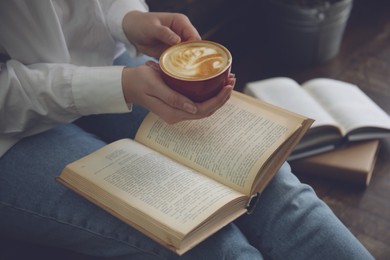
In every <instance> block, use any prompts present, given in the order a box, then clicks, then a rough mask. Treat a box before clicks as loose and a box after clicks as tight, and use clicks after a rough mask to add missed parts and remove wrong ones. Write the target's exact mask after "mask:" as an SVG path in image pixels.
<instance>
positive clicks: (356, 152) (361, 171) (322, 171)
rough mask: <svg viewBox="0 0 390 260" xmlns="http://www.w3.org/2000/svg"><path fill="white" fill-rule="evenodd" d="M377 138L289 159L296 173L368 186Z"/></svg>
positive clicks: (377, 144) (373, 163)
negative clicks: (296, 158) (305, 156)
mask: <svg viewBox="0 0 390 260" xmlns="http://www.w3.org/2000/svg"><path fill="white" fill-rule="evenodd" d="M379 144H380V143H379V140H371V141H361V142H356V143H349V144H348V145H346V146H344V147H342V148H339V149H336V150H333V151H330V152H325V153H322V154H318V155H315V156H311V157H307V158H303V159H299V160H294V161H291V162H290V164H291V167H292V169H293V171H294V172H295V173H297V174H309V175H317V176H323V177H326V178H332V179H336V180H340V181H347V182H351V183H354V184H359V185H364V186H368V185H369V183H370V180H371V176H372V173H373V170H374V166H375V161H376V158H377V154H378V150H379Z"/></svg>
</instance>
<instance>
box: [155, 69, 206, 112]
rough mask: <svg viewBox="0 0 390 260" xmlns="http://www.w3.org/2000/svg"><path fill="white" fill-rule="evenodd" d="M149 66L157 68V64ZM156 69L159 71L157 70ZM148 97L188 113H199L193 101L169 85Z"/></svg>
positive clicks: (162, 86) (163, 86) (161, 87)
mask: <svg viewBox="0 0 390 260" xmlns="http://www.w3.org/2000/svg"><path fill="white" fill-rule="evenodd" d="M149 65H151V66H154V67H155V66H156V65H155V64H149ZM155 69H156V70H157V68H155ZM158 71H160V68H158ZM148 95H149V96H151V97H154V98H157V99H159V100H161V101H162V102H164V103H165V104H167V105H168V106H170V107H173V108H176V109H180V110H183V111H185V112H187V113H190V114H196V113H197V112H198V108H197V106H196V105H195V103H194V102H193V101H191V100H190V99H189V98H187V97H185V96H183V95H181V94H180V93H178V92H176V91H174V90H173V89H171V88H170V87H169V86H167V85H161V86H160V87H159V88H158V91H156V92H151V93H148Z"/></svg>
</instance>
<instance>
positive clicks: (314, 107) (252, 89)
mask: <svg viewBox="0 0 390 260" xmlns="http://www.w3.org/2000/svg"><path fill="white" fill-rule="evenodd" d="M244 92H245V93H246V94H248V95H250V96H253V97H256V98H258V99H260V100H263V101H265V102H268V103H270V104H273V105H276V106H280V107H282V108H284V109H287V110H290V111H293V112H295V113H298V114H301V115H305V116H307V117H309V118H313V119H315V121H314V123H313V125H312V128H314V127H318V126H325V125H337V123H336V121H335V120H334V119H333V118H332V117H331V116H330V115H329V114H328V112H327V111H326V110H324V109H323V107H322V106H321V105H319V104H318V103H317V101H316V100H315V99H314V98H313V97H311V96H310V94H308V93H306V91H305V90H304V89H302V87H301V86H300V85H299V84H298V83H297V82H296V81H294V80H293V79H290V78H285V77H278V78H271V79H265V80H260V81H255V82H250V83H248V84H247V85H246V87H245V91H244Z"/></svg>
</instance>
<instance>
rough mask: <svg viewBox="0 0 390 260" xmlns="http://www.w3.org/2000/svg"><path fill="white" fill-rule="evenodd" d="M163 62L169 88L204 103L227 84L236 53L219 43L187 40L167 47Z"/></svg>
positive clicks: (164, 75)
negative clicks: (233, 56)
mask: <svg viewBox="0 0 390 260" xmlns="http://www.w3.org/2000/svg"><path fill="white" fill-rule="evenodd" d="M159 62H160V67H161V71H162V77H163V79H164V81H165V83H166V84H167V85H168V86H169V87H171V88H172V89H173V90H175V91H177V92H179V93H181V94H183V95H185V96H187V97H188V98H190V99H191V100H193V101H195V102H203V101H205V100H207V99H209V98H211V97H213V96H216V95H217V94H218V93H219V92H220V91H221V89H222V88H223V87H224V86H226V85H227V82H228V77H229V74H230V70H231V65H232V55H231V54H230V52H229V50H228V49H227V48H225V47H224V46H222V45H220V44H218V43H215V42H211V41H205V40H200V41H187V42H182V43H179V44H176V45H173V46H171V47H170V48H168V49H167V50H165V51H164V52H163V54H162V55H161V57H160V61H159Z"/></svg>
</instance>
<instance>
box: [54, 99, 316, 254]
mask: <svg viewBox="0 0 390 260" xmlns="http://www.w3.org/2000/svg"><path fill="white" fill-rule="evenodd" d="M312 122H313V120H312V119H308V118H306V117H304V116H302V115H299V114H296V113H293V112H290V111H287V110H284V109H282V108H279V107H276V106H273V105H270V104H268V103H265V102H262V101H260V100H257V99H254V98H252V97H249V96H247V95H244V94H241V93H238V92H234V93H233V95H232V97H231V98H230V100H229V101H228V102H227V103H226V104H225V105H224V106H223V107H222V108H220V109H219V110H218V111H216V113H214V114H213V115H212V116H210V117H208V118H204V119H201V120H190V121H184V122H180V123H177V124H174V125H169V124H166V123H165V122H163V121H162V120H161V119H159V118H158V117H157V116H156V115H154V114H153V113H150V114H149V115H148V116H147V117H146V118H145V120H144V121H143V122H142V124H141V126H140V128H139V130H138V132H137V135H136V137H135V140H130V139H122V140H119V141H116V142H114V143H111V144H108V145H107V146H105V147H103V148H101V149H100V150H98V151H96V152H94V153H92V154H90V155H88V156H86V157H84V158H81V159H80V160H78V161H76V162H74V163H71V164H69V165H68V166H66V167H65V169H64V170H63V172H62V173H61V175H60V176H59V177H58V178H57V180H58V181H60V182H61V183H63V184H64V185H65V186H67V187H69V188H70V189H72V190H74V191H75V192H77V193H79V194H80V195H82V196H84V197H85V198H87V199H88V200H90V201H91V202H93V203H95V204H97V205H98V206H100V207H102V208H103V209H105V210H107V211H108V212H110V213H111V214H113V215H114V216H116V217H118V218H119V219H121V220H123V221H124V222H126V223H128V224H129V225H131V226H132V227H134V228H136V229H138V230H139V231H141V232H143V233H144V234H145V235H147V236H149V237H151V238H152V239H154V240H155V241H157V242H159V243H161V244H162V245H164V246H166V247H167V248H169V249H171V250H173V251H175V252H176V253H178V254H183V253H184V252H186V251H187V250H189V249H191V248H192V247H194V246H195V245H197V244H198V243H200V242H201V241H203V240H204V239H206V238H207V237H208V236H210V235H211V234H213V233H214V232H216V231H218V230H219V229H220V228H222V227H223V226H225V225H226V224H228V223H230V222H231V221H233V220H234V219H236V218H237V217H239V216H240V215H242V214H245V213H246V212H248V210H250V209H249V208H248V205H250V204H251V202H253V198H254V197H256V195H257V194H258V193H261V192H262V191H263V189H264V188H265V187H266V185H267V184H268V183H269V181H270V180H271V178H272V177H273V176H274V175H275V173H276V172H277V171H278V170H279V168H280V166H281V165H282V164H283V162H284V161H285V160H286V159H287V158H288V156H289V155H290V153H291V152H292V150H293V149H294V147H295V146H296V144H297V143H299V141H300V140H301V138H302V136H303V135H304V134H305V133H306V131H307V130H308V129H309V127H310V125H311V124H312Z"/></svg>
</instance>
